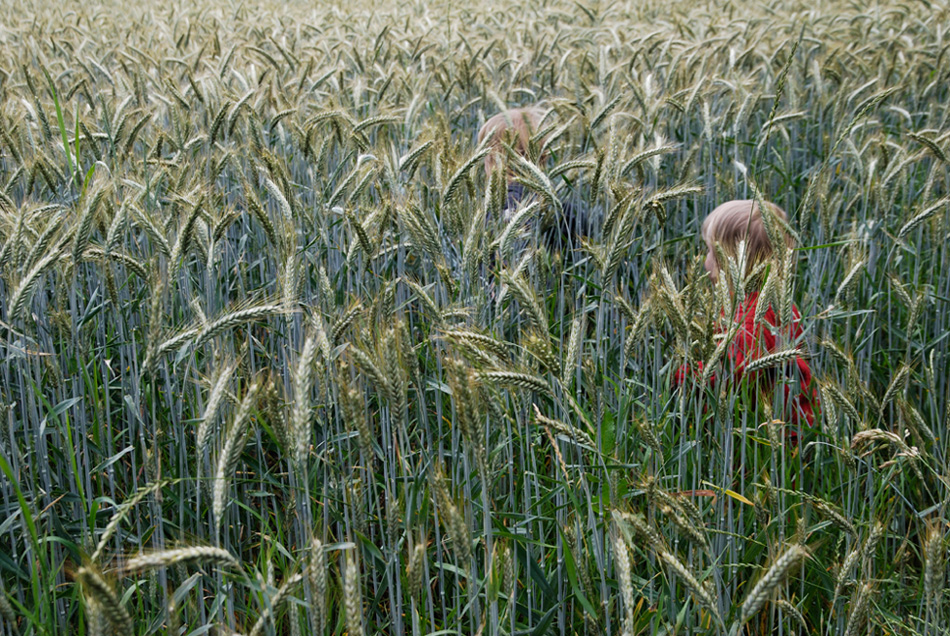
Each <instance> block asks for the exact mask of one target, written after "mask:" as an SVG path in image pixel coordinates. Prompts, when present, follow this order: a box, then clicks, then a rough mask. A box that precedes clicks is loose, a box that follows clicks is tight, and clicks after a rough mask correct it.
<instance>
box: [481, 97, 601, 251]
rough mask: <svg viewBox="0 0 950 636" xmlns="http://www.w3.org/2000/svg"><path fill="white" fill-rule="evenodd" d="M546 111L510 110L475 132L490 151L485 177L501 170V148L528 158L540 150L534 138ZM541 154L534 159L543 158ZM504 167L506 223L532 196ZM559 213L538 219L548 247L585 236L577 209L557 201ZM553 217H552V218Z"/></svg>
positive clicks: (535, 108) (540, 141)
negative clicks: (532, 152) (536, 150)
mask: <svg viewBox="0 0 950 636" xmlns="http://www.w3.org/2000/svg"><path fill="white" fill-rule="evenodd" d="M547 115H548V112H547V111H546V110H544V109H543V108H541V107H540V106H528V107H524V108H511V109H508V110H506V111H503V112H501V113H498V114H497V115H494V116H492V117H490V118H489V119H488V120H487V121H486V122H485V124H484V125H483V126H482V127H481V129H480V130H479V131H478V145H479V146H481V145H482V144H487V145H488V146H490V147H491V152H489V154H488V155H487V156H486V157H485V175H486V177H487V176H489V175H491V174H492V173H493V172H495V171H497V170H499V169H500V168H502V166H503V165H504V164H505V154H506V152H507V151H506V149H505V146H508V148H510V149H511V150H512V151H514V153H515V154H517V155H519V156H520V157H524V158H526V159H530V158H531V157H530V154H531V151H532V150H533V149H535V148H543V146H544V142H545V138H544V136H543V135H542V136H541V137H540V138H535V137H536V136H537V135H538V133H539V132H540V131H541V126H542V122H543V121H544V120H545V117H546V116H547ZM544 156H545V155H544V153H541V155H540V156H539V157H536V158H535V159H537V160H541V159H544ZM511 168H512V166H511V165H510V163H509V165H508V170H507V174H506V175H505V177H504V178H505V179H506V180H507V195H506V198H505V208H506V209H505V212H504V215H505V218H506V220H509V219H510V218H511V217H512V216H513V215H514V214H515V211H516V209H518V207H519V206H521V205H522V204H526V203H529V202H530V200H531V198H532V195H531V193H530V191H526V189H525V186H524V185H523V184H522V183H521V182H519V181H518V180H517V179H516V178H515V171H514V170H512V169H511ZM559 204H560V206H559V207H560V210H559V211H555V210H548V211H547V212H548V215H547V217H545V218H542V221H541V230H542V238H543V239H544V241H545V243H547V244H548V246H553V245H557V246H562V245H575V244H576V241H574V240H573V239H574V238H575V237H578V236H586V218H585V217H584V216H583V215H581V214H580V213H579V210H578V209H577V208H575V207H574V206H572V205H570V204H569V203H567V202H565V201H559ZM552 215H553V216H552Z"/></svg>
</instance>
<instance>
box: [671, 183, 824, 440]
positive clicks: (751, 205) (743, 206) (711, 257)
mask: <svg viewBox="0 0 950 636" xmlns="http://www.w3.org/2000/svg"><path fill="white" fill-rule="evenodd" d="M763 205H764V206H765V207H767V211H766V214H769V215H770V216H771V218H770V219H769V220H770V221H771V227H772V228H773V230H772V234H773V236H776V237H778V236H780V237H781V241H784V242H785V245H784V246H782V247H783V248H784V247H791V246H792V244H793V243H792V239H791V237H790V236H789V235H788V232H787V231H786V230H785V227H787V224H788V217H787V215H786V214H785V211H784V210H782V208H780V207H779V206H777V205H775V204H774V203H770V202H763ZM702 236H703V240H704V241H705V242H706V247H707V249H708V252H707V254H706V263H705V267H706V271H707V272H709V277H710V279H711V280H712V281H713V283H717V282H718V279H719V276H720V272H721V270H722V269H724V268H725V267H727V266H728V265H727V264H726V263H721V262H720V258H726V259H727V260H732V259H734V260H735V261H736V262H737V263H739V264H740V265H741V261H744V268H743V269H744V271H742V272H740V275H741V276H744V277H747V280H748V281H749V282H750V283H751V284H752V285H754V286H756V289H753V290H746V295H745V298H741V299H736V303H735V305H736V310H735V314H734V315H733V318H732V319H733V325H732V329H729V328H728V327H726V328H725V329H723V328H722V326H721V327H720V329H719V331H720V333H723V332H726V333H732V332H734V335H733V337H732V340H731V342H730V343H729V345H728V347H727V350H726V356H725V358H726V360H725V369H729V368H730V367H731V376H730V377H729V378H728V379H727V381H728V382H733V383H736V384H738V383H739V382H740V381H745V382H748V383H751V384H752V385H753V387H754V389H755V393H754V394H757V393H759V392H762V393H764V394H766V395H768V394H770V393H771V392H772V390H773V389H774V386H775V382H776V380H777V377H776V376H777V373H776V372H777V371H781V370H782V368H783V367H781V366H780V367H778V369H776V368H775V367H771V368H764V369H760V370H757V371H753V372H749V373H746V368H747V367H749V365H751V364H752V363H753V362H754V361H756V360H758V359H760V358H762V357H763V356H767V355H770V354H773V353H777V352H778V351H780V350H783V349H784V347H782V346H781V345H782V344H783V343H784V344H794V345H795V346H796V347H798V346H799V343H800V342H801V340H802V328H801V325H800V322H801V314H800V313H799V311H798V308H797V307H796V306H795V305H794V304H793V305H792V308H791V317H790V318H791V319H790V321H789V323H788V324H781V321H780V320H779V318H778V317H777V315H776V312H775V309H774V308H773V307H772V306H771V304H769V306H768V307H759V302H760V292H761V289H760V282H759V281H761V274H760V275H759V276H752V274H756V273H757V272H760V273H761V272H764V266H765V265H766V264H767V263H768V261H769V259H771V258H772V255H773V249H774V247H773V240H772V239H770V237H769V231H768V229H767V227H766V221H765V220H764V219H763V211H762V209H761V208H760V206H759V203H757V202H756V201H752V200H738V201H729V202H727V203H723V204H722V205H720V206H719V207H717V208H716V209H715V210H713V211H712V212H711V213H710V214H709V216H707V217H706V219H705V220H704V221H703V226H702ZM722 275H726V274H722ZM727 280H728V278H727ZM729 287H730V291H731V292H732V293H733V294H734V293H735V290H734V289H732V286H731V285H730V286H729ZM761 302H768V300H767V299H762V300H761ZM689 371H690V369H689V368H687V367H686V366H683V367H681V368H680V369H679V370H678V371H677V373H676V375H675V377H674V383H675V384H676V385H682V384H684V383H685V382H686V378H687V374H688V372H689ZM693 371H694V372H701V371H702V363H700V364H699V365H697V368H696V369H693ZM784 371H785V382H783V385H784V394H785V395H784V402H785V412H784V413H783V414H782V415H779V414H776V416H777V417H780V418H781V419H784V420H785V421H786V422H789V423H791V424H793V425H796V426H797V425H799V424H801V423H805V424H808V425H809V426H811V425H812V424H813V423H814V421H815V407H817V405H818V395H817V391H816V390H815V387H814V385H813V382H812V374H811V369H810V368H809V366H808V363H807V362H806V361H805V359H804V358H803V357H802V356H801V355H798V356H796V357H795V359H794V363H789V364H787V365H785V366H784ZM709 377H711V378H712V381H713V382H715V376H714V375H711V374H710V376H709ZM796 384H797V387H796V386H795V385H796ZM792 438H793V440H797V435H795V434H794V433H793V435H792Z"/></svg>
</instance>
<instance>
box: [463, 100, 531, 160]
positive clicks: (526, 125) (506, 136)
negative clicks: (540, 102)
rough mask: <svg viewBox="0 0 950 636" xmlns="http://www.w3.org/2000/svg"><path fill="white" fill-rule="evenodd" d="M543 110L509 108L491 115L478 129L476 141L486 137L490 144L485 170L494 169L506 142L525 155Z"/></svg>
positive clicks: (479, 141)
mask: <svg viewBox="0 0 950 636" xmlns="http://www.w3.org/2000/svg"><path fill="white" fill-rule="evenodd" d="M544 115H545V111H544V110H542V109H541V108H539V107H538V106H529V107H525V108H511V109H509V110H506V111H504V112H502V113H498V114H497V115H495V116H493V117H491V118H490V119H489V120H488V121H486V122H485V125H484V126H482V128H481V130H479V131H478V143H479V144H481V143H482V142H483V141H485V140H486V139H487V140H488V143H489V144H490V145H491V146H492V148H493V149H492V152H490V153H489V154H488V156H487V157H485V172H486V173H490V172H491V171H492V170H494V169H495V165H496V163H497V162H498V158H499V153H500V152H501V151H502V144H503V143H507V144H508V145H510V146H511V148H512V149H513V150H514V151H515V152H517V153H519V154H521V155H522V156H526V155H527V154H528V146H529V145H530V141H531V136H532V135H533V134H535V133H536V132H538V126H539V125H540V124H541V120H542V119H544Z"/></svg>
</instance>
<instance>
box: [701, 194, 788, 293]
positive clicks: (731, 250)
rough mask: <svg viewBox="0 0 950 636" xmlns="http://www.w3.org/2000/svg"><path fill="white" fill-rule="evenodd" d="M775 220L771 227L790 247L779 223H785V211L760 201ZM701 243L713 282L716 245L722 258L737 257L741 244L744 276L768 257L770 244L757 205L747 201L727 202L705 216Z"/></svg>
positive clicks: (717, 265) (715, 270)
mask: <svg viewBox="0 0 950 636" xmlns="http://www.w3.org/2000/svg"><path fill="white" fill-rule="evenodd" d="M764 204H765V205H766V206H767V207H768V208H769V210H770V211H771V214H772V217H773V218H775V219H776V221H775V224H774V225H775V226H776V228H777V232H778V233H780V234H781V235H782V236H783V237H784V239H785V242H786V245H791V244H792V243H791V237H790V236H788V233H787V232H786V231H785V229H784V227H782V224H784V223H786V222H787V221H788V216H787V215H786V214H785V210H783V209H782V208H780V207H779V206H777V205H775V204H774V203H769V202H764ZM702 233H703V240H704V241H706V247H707V248H708V249H709V253H708V254H707V255H706V271H707V272H709V276H710V278H712V280H713V282H715V281H716V279H717V278H718V276H719V268H720V263H719V261H718V259H717V258H716V245H717V244H718V245H719V247H720V249H721V250H722V251H723V253H724V254H725V255H726V257H733V258H737V257H738V252H739V243H740V242H742V241H745V244H746V247H745V250H746V265H745V274H746V275H748V274H749V273H750V272H752V270H753V269H755V267H756V266H757V265H758V264H759V263H762V262H764V261H766V260H768V259H769V257H771V256H772V242H771V241H770V240H769V234H768V232H767V231H766V229H765V223H764V222H763V220H762V211H761V210H760V209H759V205H758V203H756V202H755V201H753V200H751V199H743V200H739V201H727V202H726V203H723V204H722V205H720V206H719V207H717V208H716V209H715V210H713V211H712V212H710V213H709V216H707V217H706V219H705V220H704V221H703V229H702Z"/></svg>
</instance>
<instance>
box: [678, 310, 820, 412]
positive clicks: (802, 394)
mask: <svg viewBox="0 0 950 636" xmlns="http://www.w3.org/2000/svg"><path fill="white" fill-rule="evenodd" d="M758 300H759V294H758V292H756V293H752V294H749V295H748V296H746V299H745V301H744V302H743V303H742V304H740V305H739V307H738V308H737V309H736V316H735V321H736V322H737V323H739V325H740V326H739V328H738V330H737V331H736V335H735V336H734V337H733V339H732V342H731V343H730V344H729V346H728V348H727V349H726V358H727V359H728V360H729V362H730V363H731V365H730V366H731V367H732V370H733V378H734V381H735V382H736V383H738V382H739V381H740V380H742V378H743V376H744V375H746V374H745V368H746V365H748V364H750V363H751V362H752V361H754V360H756V359H758V358H760V357H762V356H766V355H769V354H771V353H776V352H777V351H781V350H783V349H784V348H785V347H787V346H791V345H793V344H794V343H796V342H799V341H800V339H801V335H802V328H801V325H800V324H799V323H800V321H801V314H800V313H799V311H798V308H797V307H795V306H794V305H793V306H792V324H791V325H789V326H787V327H782V326H781V325H780V324H779V320H778V317H777V316H776V315H775V311H774V310H773V309H772V307H771V305H770V306H769V308H768V309H767V310H766V311H765V313H764V314H762V316H761V318H760V320H759V322H758V323H756V322H755V309H756V305H757V304H758ZM719 331H720V333H721V332H722V331H723V330H719ZM778 336H781V339H779V337H778ZM779 340H781V341H780V342H778V341H779ZM780 345H781V346H780ZM702 368H703V365H702V363H701V362H700V363H698V364H697V366H696V369H694V370H692V372H693V375H698V374H699V372H702ZM783 370H784V371H785V373H786V375H787V376H788V378H787V379H788V380H789V381H788V382H786V383H785V384H784V390H785V417H784V419H785V421H788V422H791V423H793V424H800V423H801V422H802V421H804V422H805V423H807V424H808V425H809V426H811V425H813V424H814V423H815V407H816V406H818V392H817V391H816V390H815V388H814V386H813V385H812V378H811V369H810V368H809V367H808V363H807V362H806V361H805V359H804V358H802V357H801V356H796V358H795V363H794V364H791V363H786V364H785V365H780V366H775V367H770V368H767V369H759V370H756V371H753V372H752V373H751V374H749V375H750V377H747V378H746V380H749V381H752V382H753V383H754V385H755V386H756V387H758V389H760V390H762V391H770V390H771V389H772V388H773V387H774V386H775V379H776V376H777V374H778V373H779V372H781V371H783ZM688 371H689V368H688V367H687V366H686V365H683V366H682V367H680V368H679V370H678V371H677V372H676V375H675V376H674V378H673V382H674V384H675V385H676V386H681V385H682V384H684V383H685V381H686V373H687V372H688ZM796 376H797V379H798V380H799V389H798V391H796V392H795V395H792V390H793V388H794V382H793V380H794V379H795V377H796ZM715 380H716V378H715V375H713V376H711V381H712V382H715ZM776 415H777V416H778V414H776Z"/></svg>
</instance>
